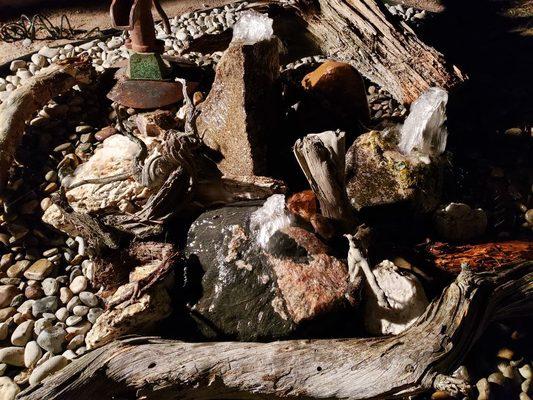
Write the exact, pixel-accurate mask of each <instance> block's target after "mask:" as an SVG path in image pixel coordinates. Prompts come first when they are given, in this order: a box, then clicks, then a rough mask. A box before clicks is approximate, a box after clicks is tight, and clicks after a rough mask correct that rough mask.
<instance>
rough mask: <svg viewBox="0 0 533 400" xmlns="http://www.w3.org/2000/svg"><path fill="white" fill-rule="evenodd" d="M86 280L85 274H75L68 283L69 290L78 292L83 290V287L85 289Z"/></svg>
mask: <svg viewBox="0 0 533 400" xmlns="http://www.w3.org/2000/svg"><path fill="white" fill-rule="evenodd" d="M87 284H88V280H87V278H86V277H85V276H82V275H80V276H77V277H75V278H74V279H73V280H72V282H71V283H70V286H69V288H70V290H71V291H72V293H74V294H78V293H80V292H83V291H84V290H85V289H87Z"/></svg>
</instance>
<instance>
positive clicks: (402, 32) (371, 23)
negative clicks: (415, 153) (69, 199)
mask: <svg viewBox="0 0 533 400" xmlns="http://www.w3.org/2000/svg"><path fill="white" fill-rule="evenodd" d="M266 3H268V4H270V5H272V7H273V5H274V4H276V3H279V2H278V1H276V0H268V1H266ZM251 7H255V8H260V9H261V8H262V9H263V10H264V9H265V8H266V9H268V7H266V6H265V4H264V2H260V3H256V4H252V5H251ZM292 7H294V10H295V11H296V14H297V15H298V16H299V17H300V18H301V19H302V20H303V21H304V22H305V24H306V26H305V29H306V30H307V32H308V33H309V34H310V35H311V40H312V41H313V42H314V44H315V45H316V47H318V48H319V49H320V50H321V51H322V52H323V53H324V54H325V55H327V56H328V57H330V58H333V59H337V60H340V61H345V62H349V63H350V64H352V65H353V66H354V67H355V68H357V70H358V71H359V72H360V73H361V74H362V75H364V76H365V77H367V78H368V79H370V80H371V81H373V82H376V83H377V84H379V85H380V86H381V87H382V88H384V89H385V90H387V91H388V92H390V93H391V94H392V95H393V96H394V98H395V99H396V100H398V101H400V102H403V103H407V104H409V103H411V102H413V101H414V100H415V99H417V98H418V96H420V94H422V93H423V92H424V91H425V90H426V89H428V88H429V87H431V86H439V87H442V88H443V89H446V90H450V89H453V88H454V87H456V86H457V85H458V84H460V83H461V82H463V81H464V80H465V79H466V77H465V76H464V75H463V74H462V73H461V71H460V70H459V69H458V68H457V67H456V66H454V65H452V64H450V63H449V62H447V61H446V59H445V58H444V56H443V55H442V54H441V53H439V52H438V51H437V50H435V49H434V48H432V47H430V46H428V45H426V44H424V43H423V42H422V41H421V40H420V39H419V38H418V37H417V36H416V34H415V33H414V32H413V31H412V29H411V28H410V27H409V26H408V25H406V24H405V23H403V22H396V21H394V20H393V18H392V16H391V15H390V13H389V12H388V11H387V10H386V8H385V6H384V5H383V4H379V3H378V2H377V1H375V0H296V2H295V3H294V5H293V6H292ZM289 9H290V7H289ZM282 39H284V38H283V37H282Z"/></svg>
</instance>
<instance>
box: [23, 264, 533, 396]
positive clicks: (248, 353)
mask: <svg viewBox="0 0 533 400" xmlns="http://www.w3.org/2000/svg"><path fill="white" fill-rule="evenodd" d="M532 298H533V263H532V262H530V263H525V264H521V265H518V266H514V267H512V268H505V269H500V270H498V271H496V272H483V273H473V272H471V271H469V270H465V271H463V272H461V274H459V276H458V277H457V279H456V280H455V281H454V282H453V283H452V284H450V286H448V287H447V288H446V289H445V290H444V292H443V293H442V295H441V296H440V297H439V298H437V299H436V300H434V301H433V302H432V303H431V304H430V306H429V307H428V309H427V310H426V312H425V314H424V315H423V316H422V317H420V319H419V320H418V321H417V322H416V323H415V324H414V325H413V326H412V327H410V328H409V329H407V330H406V331H405V332H403V333H402V334H400V335H398V336H394V337H384V338H367V339H335V340H294V341H282V342H273V343H239V342H222V343H184V342H179V341H173V340H163V339H159V338H129V339H123V340H119V341H115V342H113V343H111V344H109V345H107V346H105V347H102V348H100V349H97V350H95V351H93V352H91V353H89V354H88V355H86V356H84V357H82V358H81V359H79V360H77V361H74V362H73V363H72V364H70V365H68V366H67V367H66V368H65V369H63V370H61V371H60V372H59V373H57V374H56V375H54V376H52V377H50V378H48V379H46V380H45V381H44V382H43V383H42V384H40V385H38V386H35V387H32V388H29V389H27V390H25V391H24V392H22V393H21V394H20V395H19V397H18V398H19V399H21V400H41V399H48V400H57V399H74V398H75V399H78V400H85V399H91V400H92V399H97V398H122V397H125V398H130V397H133V398H138V399H144V400H151V399H157V400H167V399H203V400H205V399H287V398H293V399H294V398H304V399H344V400H348V399H349V400H355V399H385V398H395V397H400V396H408V395H412V394H416V393H420V392H422V391H425V390H427V389H429V388H431V387H432V386H433V384H434V383H435V384H437V385H438V386H439V387H442V385H444V384H445V383H446V385H449V380H447V379H446V376H447V375H449V374H450V373H451V372H452V371H453V370H454V369H455V368H456V367H457V366H458V365H459V364H460V363H461V362H462V360H463V359H464V357H465V356H466V355H467V353H468V350H469V349H470V348H471V346H472V345H473V344H474V342H475V341H476V339H477V338H478V337H479V336H480V335H481V334H482V333H483V332H484V330H485V328H486V327H487V325H488V324H489V323H490V322H492V321H494V320H498V319H501V318H509V317H513V316H522V315H524V314H530V313H531V312H532V311H533V301H531V300H532Z"/></svg>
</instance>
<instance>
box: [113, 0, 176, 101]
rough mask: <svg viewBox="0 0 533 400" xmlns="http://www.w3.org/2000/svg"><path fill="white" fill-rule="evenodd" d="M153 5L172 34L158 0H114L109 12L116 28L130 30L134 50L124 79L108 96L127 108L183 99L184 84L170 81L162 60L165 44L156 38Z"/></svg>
mask: <svg viewBox="0 0 533 400" xmlns="http://www.w3.org/2000/svg"><path fill="white" fill-rule="evenodd" d="M152 5H153V6H155V8H156V10H157V12H158V13H159V15H160V16H161V19H162V20H163V25H164V26H165V30H166V31H167V33H170V24H169V21H168V17H167V15H166V14H165V12H164V10H163V8H162V7H161V5H160V4H159V0H113V2H112V3H111V8H110V14H111V20H112V22H113V25H114V26H115V27H116V28H121V29H125V30H128V31H129V32H130V37H129V39H128V40H127V41H126V47H128V48H129V49H130V50H131V54H130V59H129V61H128V67H127V72H126V76H125V79H121V80H119V82H117V84H116V85H115V87H114V88H113V89H112V90H111V92H109V94H108V98H110V99H111V100H113V101H115V102H117V103H119V104H121V105H124V106H126V107H132V108H138V109H149V108H159V107H164V106H167V105H170V104H173V103H176V102H178V101H180V100H181V99H182V98H183V95H182V91H181V84H180V83H177V82H171V81H169V80H168V78H169V75H170V68H169V66H168V65H167V64H165V62H164V61H163V59H162V57H161V54H162V53H163V49H164V44H163V42H162V41H161V40H158V39H157V38H156V34H155V28H154V18H153V16H152Z"/></svg>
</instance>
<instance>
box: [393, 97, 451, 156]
mask: <svg viewBox="0 0 533 400" xmlns="http://www.w3.org/2000/svg"><path fill="white" fill-rule="evenodd" d="M446 103H448V92H447V91H446V90H444V89H441V88H437V87H432V88H429V89H428V90H427V91H425V92H424V93H422V95H421V96H420V97H419V98H418V99H416V101H415V102H414V103H413V104H412V105H411V112H410V113H409V116H408V117H407V119H406V120H405V123H404V124H403V126H402V129H401V131H400V144H399V147H400V151H401V152H402V153H403V154H410V153H411V152H413V151H414V150H417V151H419V152H420V153H422V154H427V155H437V154H442V153H443V152H444V150H445V149H446V139H447V137H448V131H447V129H446V127H445V126H444V123H445V122H446Z"/></svg>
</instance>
